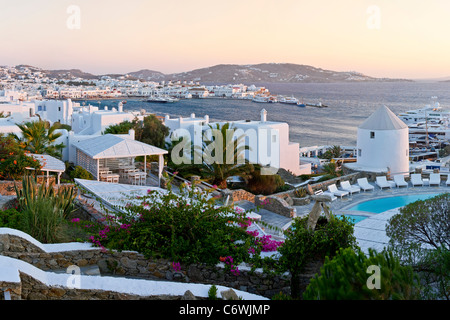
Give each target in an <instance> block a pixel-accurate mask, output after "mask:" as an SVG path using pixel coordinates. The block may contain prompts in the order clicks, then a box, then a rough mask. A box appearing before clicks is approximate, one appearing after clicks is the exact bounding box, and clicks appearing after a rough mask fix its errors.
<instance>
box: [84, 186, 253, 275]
mask: <svg viewBox="0 0 450 320" xmlns="http://www.w3.org/2000/svg"><path fill="white" fill-rule="evenodd" d="M181 190H182V191H181V193H174V192H172V191H171V188H169V190H168V192H167V193H160V192H157V191H153V192H151V191H150V192H149V193H148V194H147V195H146V196H143V197H139V199H133V198H130V202H129V204H128V205H126V206H125V207H122V208H121V210H122V211H123V213H115V215H116V216H118V218H114V219H111V221H110V222H111V223H107V224H108V225H107V226H106V227H103V229H101V230H99V231H98V233H96V234H94V235H93V236H92V237H91V241H92V242H93V243H95V244H96V245H99V246H102V247H105V248H109V249H116V250H133V251H138V252H140V253H142V254H144V255H145V256H146V257H152V256H153V257H163V258H167V259H172V261H177V262H183V263H193V262H203V263H209V264H216V263H217V262H218V261H219V258H220V257H232V259H230V261H231V260H233V261H234V262H233V265H236V264H237V263H239V262H241V261H243V260H246V259H248V258H249V248H250V246H254V247H255V248H256V250H258V248H257V247H256V245H255V240H254V237H253V236H251V235H250V234H248V233H247V232H246V230H245V229H244V228H242V227H241V226H240V224H244V223H245V222H247V221H246V220H245V219H244V215H243V214H242V213H240V212H236V211H235V210H234V208H232V207H223V206H222V207H216V206H215V203H214V199H213V198H211V199H210V198H209V195H205V194H202V193H200V192H197V191H195V189H194V190H193V189H192V188H191V189H190V190H189V191H186V190H185V189H183V188H182V189H181ZM133 200H134V201H133ZM136 200H138V201H136ZM106 222H109V220H108V219H107V221H106ZM231 270H233V269H231Z"/></svg>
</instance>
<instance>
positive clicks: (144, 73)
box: [128, 69, 166, 81]
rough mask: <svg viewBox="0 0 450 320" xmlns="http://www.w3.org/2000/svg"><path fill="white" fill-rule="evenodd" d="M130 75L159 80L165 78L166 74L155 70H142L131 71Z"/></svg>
mask: <svg viewBox="0 0 450 320" xmlns="http://www.w3.org/2000/svg"><path fill="white" fill-rule="evenodd" d="M128 75H130V76H132V77H134V78H137V79H142V80H151V81H158V80H165V78H166V75H165V74H164V73H162V72H159V71H153V70H148V69H144V70H140V71H135V72H130V73H128Z"/></svg>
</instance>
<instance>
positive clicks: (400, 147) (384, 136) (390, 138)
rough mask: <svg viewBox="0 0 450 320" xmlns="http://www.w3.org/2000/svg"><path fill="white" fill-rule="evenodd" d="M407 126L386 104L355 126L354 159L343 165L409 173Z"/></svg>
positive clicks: (361, 169) (392, 172)
mask: <svg viewBox="0 0 450 320" xmlns="http://www.w3.org/2000/svg"><path fill="white" fill-rule="evenodd" d="M408 133H409V132H408V126H407V125H406V124H405V123H404V122H403V121H402V120H400V119H399V118H398V117H397V116H396V115H395V114H394V113H393V112H392V111H391V110H389V108H387V107H386V106H382V107H380V108H379V109H378V110H377V111H375V112H374V113H373V114H372V115H371V116H370V117H369V118H367V120H366V121H365V122H364V123H363V124H361V125H360V126H359V127H358V133H357V150H358V151H357V162H356V163H349V164H346V166H347V167H348V168H350V169H353V170H357V171H368V172H389V173H390V174H391V175H395V174H405V175H406V174H409V139H408Z"/></svg>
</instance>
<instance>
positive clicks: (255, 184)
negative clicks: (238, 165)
mask: <svg viewBox="0 0 450 320" xmlns="http://www.w3.org/2000/svg"><path fill="white" fill-rule="evenodd" d="M282 186H284V180H283V179H282V178H281V177H280V176H279V175H277V174H271V175H262V174H261V168H260V166H255V170H254V171H252V172H251V175H250V178H249V179H248V183H247V189H248V190H249V191H250V192H251V193H253V194H263V195H269V194H273V193H274V192H275V191H276V190H277V189H279V188H281V187H282Z"/></svg>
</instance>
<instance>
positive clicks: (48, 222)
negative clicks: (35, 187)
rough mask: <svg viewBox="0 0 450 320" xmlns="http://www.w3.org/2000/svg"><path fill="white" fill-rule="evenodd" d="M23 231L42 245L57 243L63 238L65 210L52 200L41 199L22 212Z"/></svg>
mask: <svg viewBox="0 0 450 320" xmlns="http://www.w3.org/2000/svg"><path fill="white" fill-rule="evenodd" d="M22 215H23V219H22V220H23V221H22V230H23V231H24V232H26V233H28V234H29V235H31V236H32V237H33V238H35V239H37V240H39V241H40V242H42V243H55V242H58V241H59V239H60V237H61V232H62V227H63V223H64V215H63V210H62V209H60V208H58V207H55V206H54V203H53V201H52V199H49V198H39V199H36V200H35V201H33V204H32V205H30V206H28V207H27V208H26V209H25V210H23V211H22Z"/></svg>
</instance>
